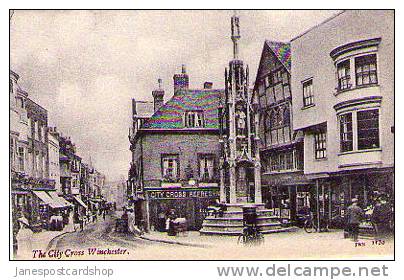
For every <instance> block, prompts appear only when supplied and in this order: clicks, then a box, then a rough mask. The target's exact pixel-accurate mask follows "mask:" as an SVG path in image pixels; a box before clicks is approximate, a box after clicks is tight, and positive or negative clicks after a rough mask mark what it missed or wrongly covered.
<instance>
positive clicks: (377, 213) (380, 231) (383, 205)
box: [372, 197, 392, 238]
mask: <svg viewBox="0 0 404 280" xmlns="http://www.w3.org/2000/svg"><path fill="white" fill-rule="evenodd" d="M391 215H392V213H391V207H390V206H389V205H388V203H387V202H386V200H385V199H384V198H383V197H381V198H379V199H378V201H377V202H376V205H375V207H374V209H373V214H372V223H373V226H374V229H375V235H376V236H375V237H376V238H382V237H385V235H386V233H387V232H388V228H389V222H390V218H391Z"/></svg>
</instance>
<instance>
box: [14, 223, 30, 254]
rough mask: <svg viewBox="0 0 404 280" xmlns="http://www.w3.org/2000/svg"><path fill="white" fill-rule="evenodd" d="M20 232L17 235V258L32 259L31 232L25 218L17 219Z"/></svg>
mask: <svg viewBox="0 0 404 280" xmlns="http://www.w3.org/2000/svg"><path fill="white" fill-rule="evenodd" d="M18 222H19V223H20V226H21V228H20V230H19V231H18V233H17V242H18V251H17V258H24V259H27V258H32V236H33V232H32V230H31V229H30V227H29V224H28V220H27V219H26V218H25V217H21V218H19V219H18Z"/></svg>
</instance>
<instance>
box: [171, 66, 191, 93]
mask: <svg viewBox="0 0 404 280" xmlns="http://www.w3.org/2000/svg"><path fill="white" fill-rule="evenodd" d="M173 79H174V95H176V94H177V93H178V92H179V91H181V90H187V89H188V88H189V77H188V74H187V73H186V69H185V64H183V65H182V71H181V74H175V75H174V77H173Z"/></svg>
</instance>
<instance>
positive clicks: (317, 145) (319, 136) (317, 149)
mask: <svg viewBox="0 0 404 280" xmlns="http://www.w3.org/2000/svg"><path fill="white" fill-rule="evenodd" d="M314 157H315V158H316V159H323V158H326V157H327V132H326V130H325V129H321V130H319V131H316V132H315V133H314Z"/></svg>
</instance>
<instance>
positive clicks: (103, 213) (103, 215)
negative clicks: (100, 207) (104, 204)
mask: <svg viewBox="0 0 404 280" xmlns="http://www.w3.org/2000/svg"><path fill="white" fill-rule="evenodd" d="M106 212H107V209H104V211H102V218H103V219H104V221H105V215H106Z"/></svg>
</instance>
